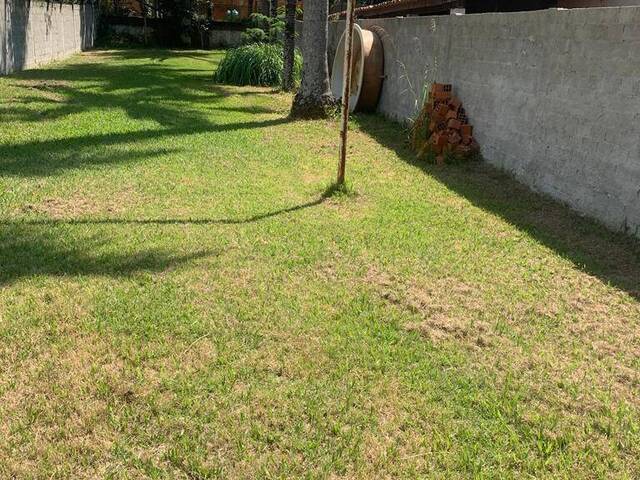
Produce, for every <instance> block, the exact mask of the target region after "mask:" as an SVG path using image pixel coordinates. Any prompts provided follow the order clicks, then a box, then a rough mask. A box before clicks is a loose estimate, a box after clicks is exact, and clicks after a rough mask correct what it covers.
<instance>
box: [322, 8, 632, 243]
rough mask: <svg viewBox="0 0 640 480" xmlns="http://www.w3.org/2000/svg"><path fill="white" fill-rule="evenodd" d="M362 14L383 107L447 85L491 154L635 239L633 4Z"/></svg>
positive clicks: (395, 112) (415, 103) (388, 111)
mask: <svg viewBox="0 0 640 480" xmlns="http://www.w3.org/2000/svg"><path fill="white" fill-rule="evenodd" d="M360 23H361V25H362V26H363V27H369V28H371V27H375V28H376V29H378V31H379V33H380V34H381V37H382V41H383V45H384V53H385V75H386V77H385V80H384V83H383V90H382V96H381V98H380V104H379V106H378V109H379V111H381V112H382V113H384V114H385V115H387V116H389V117H391V118H393V119H396V120H400V121H406V120H408V119H411V118H413V117H414V115H415V114H416V112H417V109H418V108H419V106H420V104H421V99H422V89H423V87H424V85H426V84H429V83H431V82H434V81H437V82H446V83H452V84H453V85H454V91H455V93H456V94H457V95H458V96H459V97H460V99H461V100H462V101H463V102H464V107H465V109H466V110H467V113H468V115H469V118H470V121H471V123H472V124H473V125H474V134H475V135H476V137H477V139H478V141H479V142H480V145H481V148H482V153H483V155H484V157H485V158H486V160H487V161H488V162H490V163H492V164H494V165H497V166H499V167H501V168H503V169H505V170H507V171H509V172H511V173H512V174H513V175H515V176H516V177H517V178H518V179H519V180H520V181H522V182H523V183H525V184H527V185H529V186H530V187H532V188H533V189H535V190H538V191H541V192H544V193H547V194H549V195H551V196H553V197H555V198H556V199H558V200H561V201H563V202H565V203H567V204H568V205H570V206H571V207H573V208H574V209H576V210H578V211H580V212H582V213H584V214H586V215H589V216H591V217H594V218H596V219H598V220H600V221H601V222H603V223H604V224H606V225H607V226H609V227H610V228H612V229H614V230H623V231H626V232H629V233H631V234H633V235H636V236H640V7H616V8H594V9H578V10H555V9H554V10H544V11H536V12H518V13H490V14H478V15H465V16H440V17H408V18H387V19H372V20H362V21H361V22H360ZM343 29H344V24H343V23H342V22H336V23H332V24H331V25H330V35H329V38H330V56H329V58H330V62H331V61H332V59H333V52H335V47H336V44H337V42H338V40H339V37H340V35H341V34H342V31H343Z"/></svg>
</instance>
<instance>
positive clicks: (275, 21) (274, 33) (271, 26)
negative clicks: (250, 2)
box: [242, 13, 285, 45]
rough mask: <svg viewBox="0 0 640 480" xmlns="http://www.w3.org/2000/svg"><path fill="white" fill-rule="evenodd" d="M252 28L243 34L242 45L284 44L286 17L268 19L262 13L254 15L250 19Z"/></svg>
mask: <svg viewBox="0 0 640 480" xmlns="http://www.w3.org/2000/svg"><path fill="white" fill-rule="evenodd" d="M249 21H250V25H251V28H248V29H247V30H246V31H245V32H244V33H243V34H242V44H243V45H250V44H252V43H275V44H282V41H283V38H284V28H285V21H284V15H278V16H277V17H268V16H266V15H262V14H261V13H254V14H252V15H251V18H250V20H249Z"/></svg>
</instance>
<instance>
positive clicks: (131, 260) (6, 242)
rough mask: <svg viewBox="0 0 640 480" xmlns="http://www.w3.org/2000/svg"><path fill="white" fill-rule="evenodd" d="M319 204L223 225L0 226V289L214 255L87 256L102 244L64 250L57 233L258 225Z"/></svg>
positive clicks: (100, 221) (71, 222) (62, 222)
mask: <svg viewBox="0 0 640 480" xmlns="http://www.w3.org/2000/svg"><path fill="white" fill-rule="evenodd" d="M328 196H329V195H328V194H323V195H322V196H321V197H320V198H318V199H316V200H313V201H309V202H306V203H302V204H299V205H294V206H292V207H287V208H282V209H279V210H274V211H271V212H266V213H261V214H256V215H252V216H250V217H246V218H238V219H235V218H227V219H224V218H223V219H206V218H195V219H175V218H173V219H172V218H167V219H162V218H159V219H125V218H78V219H51V218H48V219H35V220H17V221H16V220H0V226H1V227H2V228H0V287H2V286H4V285H7V284H10V283H12V282H14V281H16V280H18V279H20V278H23V277H27V276H32V275H49V276H51V275H58V276H65V275H100V276H110V277H120V276H129V275H132V274H134V273H136V272H139V271H151V272H158V271H163V270H166V269H168V268H170V267H175V266H176V265H180V264H183V263H186V262H189V261H191V260H194V259H198V258H202V257H206V256H211V255H214V254H216V255H217V254H219V253H220V252H212V251H198V252H195V253H192V254H189V255H171V254H169V253H168V252H166V251H162V250H157V249H156V250H144V251H140V252H136V253H135V254H132V255H124V254H114V253H109V254H98V255H96V254H92V253H91V252H92V251H96V249H99V247H100V246H102V245H105V244H106V243H107V241H106V240H102V241H97V240H95V239H91V238H83V239H82V241H81V242H76V243H75V245H74V246H67V245H65V244H64V243H65V242H66V243H68V237H65V240H64V241H63V240H62V239H60V237H56V236H55V235H54V232H55V230H56V229H57V228H58V227H65V226H78V225H124V226H131V225H142V226H144V225H242V224H247V223H253V222H258V221H260V220H265V219H268V218H272V217H276V216H279V215H283V214H287V213H293V212H296V211H299V210H303V209H306V208H311V207H315V206H317V205H320V204H322V203H323V202H324V201H325V200H327V198H328Z"/></svg>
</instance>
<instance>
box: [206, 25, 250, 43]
mask: <svg viewBox="0 0 640 480" xmlns="http://www.w3.org/2000/svg"><path fill="white" fill-rule="evenodd" d="M243 33H244V32H243V31H242V30H225V29H212V30H210V31H209V46H210V47H211V48H232V47H237V46H239V45H240V44H241V43H242V34H243Z"/></svg>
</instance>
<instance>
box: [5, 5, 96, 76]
mask: <svg viewBox="0 0 640 480" xmlns="http://www.w3.org/2000/svg"><path fill="white" fill-rule="evenodd" d="M97 18H98V6H97V5H95V6H94V2H93V1H91V0H87V1H85V2H84V3H82V4H70V3H61V2H59V1H56V0H50V1H48V2H47V1H40V0H0V75H6V74H8V73H11V72H14V71H19V70H22V69H25V68H32V67H36V66H38V65H42V64H44V63H47V62H50V61H52V60H57V59H61V58H64V57H66V56H69V55H71V54H73V53H76V52H79V51H81V50H85V49H87V48H91V47H93V45H94V41H95V36H96V25H97Z"/></svg>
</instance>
